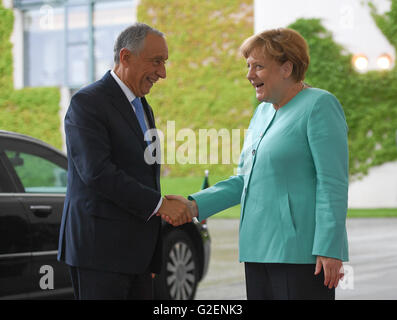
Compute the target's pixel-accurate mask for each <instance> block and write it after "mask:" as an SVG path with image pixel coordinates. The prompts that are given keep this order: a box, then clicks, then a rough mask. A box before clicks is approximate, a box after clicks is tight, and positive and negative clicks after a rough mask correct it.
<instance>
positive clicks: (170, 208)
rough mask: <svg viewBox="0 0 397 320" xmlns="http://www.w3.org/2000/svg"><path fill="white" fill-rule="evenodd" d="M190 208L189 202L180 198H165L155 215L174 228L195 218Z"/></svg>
mask: <svg viewBox="0 0 397 320" xmlns="http://www.w3.org/2000/svg"><path fill="white" fill-rule="evenodd" d="M192 208H193V206H192V204H191V201H189V200H187V199H185V198H183V197H182V196H166V197H165V198H164V199H163V203H162V204H161V206H160V209H159V211H158V212H157V215H158V216H161V218H162V219H163V220H165V221H166V222H168V223H170V224H172V225H173V226H174V227H176V226H180V225H182V224H185V223H187V222H191V221H192V218H193V217H194V216H195V215H194V211H193V209H192Z"/></svg>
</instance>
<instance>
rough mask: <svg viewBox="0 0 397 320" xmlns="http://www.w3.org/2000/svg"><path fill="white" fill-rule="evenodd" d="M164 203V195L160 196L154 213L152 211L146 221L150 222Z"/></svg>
mask: <svg viewBox="0 0 397 320" xmlns="http://www.w3.org/2000/svg"><path fill="white" fill-rule="evenodd" d="M162 203H163V197H161V198H160V201H159V203H158V204H157V207H156V209H154V211H153V213H152V214H151V215H150V217H149V218H148V219H147V220H146V222H148V221H149V220H150V218H151V217H153V216H154V215H155V214H156V213H157V211H159V209H160V207H161V205H162Z"/></svg>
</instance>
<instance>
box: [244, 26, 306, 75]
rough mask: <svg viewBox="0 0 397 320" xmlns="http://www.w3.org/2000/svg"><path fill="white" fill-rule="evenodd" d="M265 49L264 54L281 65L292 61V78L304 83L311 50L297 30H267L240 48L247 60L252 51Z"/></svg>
mask: <svg viewBox="0 0 397 320" xmlns="http://www.w3.org/2000/svg"><path fill="white" fill-rule="evenodd" d="M256 48H263V54H264V55H266V56H268V57H270V58H272V59H274V60H276V61H277V62H279V63H280V64H283V63H284V62H286V61H291V63H292V65H293V70H292V77H293V78H294V79H295V80H296V81H302V80H303V79H304V78H305V73H306V71H307V68H308V67H309V62H310V57H309V48H308V45H307V43H306V40H305V39H304V38H303V37H302V36H301V35H300V34H299V33H298V32H296V31H295V30H292V29H288V28H278V29H272V30H266V31H263V32H261V33H258V34H255V35H253V36H251V37H249V38H248V39H246V40H245V41H244V42H243V44H242V45H241V47H240V51H241V53H242V55H243V56H244V57H245V58H246V59H247V58H248V56H249V55H250V53H251V51H252V50H253V49H256Z"/></svg>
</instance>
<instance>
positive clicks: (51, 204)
mask: <svg viewBox="0 0 397 320" xmlns="http://www.w3.org/2000/svg"><path fill="white" fill-rule="evenodd" d="M66 173H67V158H66V156H65V154H63V153H62V152H60V151H59V150H57V149H55V148H53V147H51V146H50V145H48V144H46V143H44V142H42V141H40V140H37V139H35V138H32V137H28V136H25V135H22V134H18V133H13V132H8V131H2V130H0V299H45V298H46V299H47V298H51V299H61V298H73V291H72V287H71V282H70V277H69V270H68V268H67V266H66V265H65V264H63V263H60V262H58V261H57V259H56V257H57V249H58V235H59V227H60V222H61V216H62V209H63V203H64V199H65V192H66V182H67V178H66V177H67V174H66ZM162 232H163V238H164V241H163V243H164V247H163V255H164V257H163V269H162V270H163V271H162V273H161V274H160V275H158V276H156V278H155V282H154V287H155V297H156V298H158V299H193V298H194V296H195V293H196V289H197V284H198V283H199V281H201V279H203V277H204V275H205V274H206V272H207V268H208V263H209V257H210V236H209V233H208V229H207V225H206V223H205V222H204V223H199V222H198V221H197V220H195V221H194V222H191V223H188V224H185V225H183V226H180V227H177V228H174V227H172V226H171V225H168V224H166V223H164V222H163V225H162Z"/></svg>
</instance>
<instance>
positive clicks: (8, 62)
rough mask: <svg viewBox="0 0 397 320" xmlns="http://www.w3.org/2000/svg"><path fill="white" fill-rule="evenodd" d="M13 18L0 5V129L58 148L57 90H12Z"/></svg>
mask: <svg viewBox="0 0 397 320" xmlns="http://www.w3.org/2000/svg"><path fill="white" fill-rule="evenodd" d="M13 22H14V16H13V12H12V10H10V9H5V8H4V7H3V6H2V4H1V2H0V129H1V130H9V131H16V132H20V133H24V134H28V135H31V136H33V137H36V138H39V139H41V140H44V141H46V142H48V143H50V144H52V145H53V146H55V147H57V148H59V149H61V148H62V137H61V132H60V119H59V115H58V112H59V101H60V91H59V89H58V88H24V89H21V90H14V86H13V71H12V45H11V43H10V36H11V33H12V29H13Z"/></svg>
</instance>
